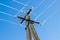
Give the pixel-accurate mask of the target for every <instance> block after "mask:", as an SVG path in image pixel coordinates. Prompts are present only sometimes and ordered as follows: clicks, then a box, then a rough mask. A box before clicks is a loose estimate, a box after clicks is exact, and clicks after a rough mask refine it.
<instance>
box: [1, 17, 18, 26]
mask: <svg viewBox="0 0 60 40" xmlns="http://www.w3.org/2000/svg"><path fill="white" fill-rule="evenodd" d="M0 21H5V22H8V23H11V24H15V25H17V26H18V23H15V22H11V21H8V20H6V19H1V18H0Z"/></svg>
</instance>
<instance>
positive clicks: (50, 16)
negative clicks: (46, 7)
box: [42, 8, 60, 26]
mask: <svg viewBox="0 0 60 40" xmlns="http://www.w3.org/2000/svg"><path fill="white" fill-rule="evenodd" d="M59 10H60V8H59V9H57V10H55V11H54V12H53V13H52V14H51V15H49V16H48V18H46V19H45V20H44V21H43V22H42V26H43V25H44V24H45V23H46V22H47V21H48V20H49V19H50V18H52V17H53V16H54V15H56V14H57V12H59Z"/></svg>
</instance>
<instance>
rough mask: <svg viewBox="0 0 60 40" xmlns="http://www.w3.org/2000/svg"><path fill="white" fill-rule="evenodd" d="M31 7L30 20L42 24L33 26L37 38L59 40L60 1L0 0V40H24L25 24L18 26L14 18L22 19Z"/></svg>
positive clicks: (17, 21)
mask: <svg viewBox="0 0 60 40" xmlns="http://www.w3.org/2000/svg"><path fill="white" fill-rule="evenodd" d="M23 7H25V8H24V9H23V10H22V11H21V12H19V11H20V10H21V9H22V8H23ZM31 7H34V10H33V11H32V12H31V14H30V16H31V19H32V20H35V19H36V21H38V22H42V24H43V25H42V26H40V25H38V24H34V27H35V29H36V31H37V34H38V36H39V38H40V39H41V40H60V0H0V40H26V31H25V27H26V22H24V23H23V24H22V26H19V23H20V20H18V19H16V18H14V16H16V15H17V13H18V12H19V16H21V17H24V16H25V12H28V10H29V9H30V8H31Z"/></svg>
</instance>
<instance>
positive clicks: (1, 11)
mask: <svg viewBox="0 0 60 40" xmlns="http://www.w3.org/2000/svg"><path fill="white" fill-rule="evenodd" d="M0 13H3V14H5V15H8V16H11V17H14V16H13V15H11V14H8V13H5V12H2V11H0Z"/></svg>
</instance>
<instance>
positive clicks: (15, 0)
mask: <svg viewBox="0 0 60 40" xmlns="http://www.w3.org/2000/svg"><path fill="white" fill-rule="evenodd" d="M12 1H14V2H16V3H19V4H22V5H24V6H27V4H24V3H22V2H19V1H17V0H12Z"/></svg>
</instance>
